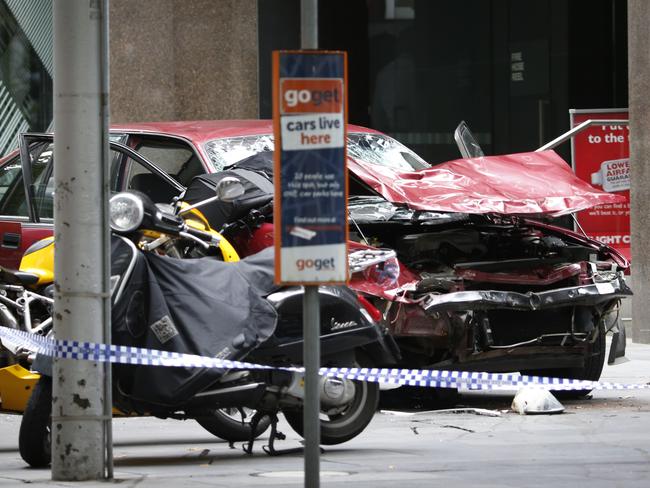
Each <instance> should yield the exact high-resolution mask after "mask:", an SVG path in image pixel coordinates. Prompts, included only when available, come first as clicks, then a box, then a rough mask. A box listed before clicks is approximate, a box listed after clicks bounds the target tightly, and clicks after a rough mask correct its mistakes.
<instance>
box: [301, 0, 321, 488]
mask: <svg viewBox="0 0 650 488" xmlns="http://www.w3.org/2000/svg"><path fill="white" fill-rule="evenodd" d="M300 47H301V48H302V49H318V0H301V2H300ZM318 298H319V297H318V286H317V285H316V286H314V285H306V286H305V296H304V298H303V311H302V313H303V317H302V330H303V336H304V343H303V361H304V364H305V409H304V411H303V422H304V427H305V429H304V434H305V459H304V461H305V486H306V487H308V488H318V486H319V485H320V393H319V388H318V383H319V381H320V378H319V376H318V370H319V369H320V303H319V299H318Z"/></svg>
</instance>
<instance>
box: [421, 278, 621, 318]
mask: <svg viewBox="0 0 650 488" xmlns="http://www.w3.org/2000/svg"><path fill="white" fill-rule="evenodd" d="M628 296H632V290H630V288H629V287H628V286H627V284H626V283H625V280H624V279H623V278H622V277H621V276H618V277H616V278H614V279H613V280H611V281H606V282H602V283H593V284H589V285H580V286H570V287H567V288H557V289H555V290H548V291H540V292H527V293H519V292H515V291H500V290H472V291H457V292H451V293H445V294H441V295H439V294H435V293H431V294H429V295H428V296H427V297H426V298H425V299H424V301H423V303H422V307H423V308H424V310H425V311H426V312H427V313H433V312H444V311H460V310H489V309H494V308H509V309H513V310H543V309H546V308H555V307H564V306H574V305H597V304H599V303H603V302H607V301H609V300H613V299H617V298H625V297H628Z"/></svg>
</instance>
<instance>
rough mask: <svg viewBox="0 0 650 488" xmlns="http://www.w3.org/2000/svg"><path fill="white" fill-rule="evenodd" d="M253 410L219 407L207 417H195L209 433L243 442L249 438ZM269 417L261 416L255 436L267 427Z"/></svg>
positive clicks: (226, 439) (269, 420)
mask: <svg viewBox="0 0 650 488" xmlns="http://www.w3.org/2000/svg"><path fill="white" fill-rule="evenodd" d="M253 415H255V411H254V410H250V409H246V408H244V409H243V410H240V409H239V408H221V409H218V410H215V411H214V412H213V413H212V415H210V416H207V417H197V418H196V421H197V422H198V423H199V425H200V426H201V427H203V428H204V429H205V430H207V431H208V432H210V434H212V435H214V436H216V437H219V438H220V439H223V440H225V441H228V442H244V441H247V440H249V439H250V436H251V424H250V420H251V419H252V418H253ZM270 424H271V419H270V418H269V417H263V418H262V419H261V420H260V422H259V423H258V424H257V428H256V429H255V437H259V436H260V435H262V434H263V433H264V432H265V431H266V429H268V428H269V425H270Z"/></svg>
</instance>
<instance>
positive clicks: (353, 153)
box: [205, 133, 430, 171]
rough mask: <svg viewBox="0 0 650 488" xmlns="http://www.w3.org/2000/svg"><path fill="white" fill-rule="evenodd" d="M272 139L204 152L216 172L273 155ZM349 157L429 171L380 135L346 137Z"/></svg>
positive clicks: (234, 141) (216, 143)
mask: <svg viewBox="0 0 650 488" xmlns="http://www.w3.org/2000/svg"><path fill="white" fill-rule="evenodd" d="M273 148H274V143H273V136H272V135H256V136H241V137H227V138H224V139H215V140H213V141H210V142H208V143H206V144H205V152H206V153H207V154H208V156H209V158H210V162H211V163H212V165H213V166H214V169H215V171H221V170H222V169H223V168H225V167H227V166H230V165H232V164H235V163H236V162H237V161H241V160H242V159H244V158H247V157H249V156H252V155H253V154H257V153H260V152H263V151H273ZM348 156H350V157H352V158H354V159H356V160H359V161H364V162H366V163H372V164H379V165H382V166H387V167H390V168H394V169H400V170H404V171H414V170H419V169H423V168H429V167H430V165H429V164H427V163H426V162H425V161H424V160H423V159H422V158H421V157H420V156H418V155H417V154H415V153H414V152H413V151H411V150H410V149H409V148H407V147H405V146H403V145H402V144H400V143H399V142H397V141H396V140H395V139H392V138H390V137H387V136H384V135H381V134H367V133H350V134H348Z"/></svg>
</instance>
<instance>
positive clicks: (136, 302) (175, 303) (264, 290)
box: [19, 192, 398, 466]
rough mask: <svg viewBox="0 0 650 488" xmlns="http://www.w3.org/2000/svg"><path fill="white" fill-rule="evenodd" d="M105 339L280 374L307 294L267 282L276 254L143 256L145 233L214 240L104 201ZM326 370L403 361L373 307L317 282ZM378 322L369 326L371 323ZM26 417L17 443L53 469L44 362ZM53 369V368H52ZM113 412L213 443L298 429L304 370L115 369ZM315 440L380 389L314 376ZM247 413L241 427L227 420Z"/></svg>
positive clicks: (329, 436) (125, 204)
mask: <svg viewBox="0 0 650 488" xmlns="http://www.w3.org/2000/svg"><path fill="white" fill-rule="evenodd" d="M110 209H111V227H112V241H111V246H112V249H111V258H112V264H111V281H112V334H113V338H112V342H113V344H119V345H125V346H135V347H140V348H147V349H153V350H164V351H172V352H180V353H188V354H195V355H200V356H207V357H212V358H215V357H216V358H220V359H227V360H243V359H244V358H245V360H246V361H248V362H251V363H262V364H266V365H272V366H276V367H282V366H296V365H300V364H301V363H302V346H303V337H302V297H303V294H304V289H303V288H302V287H281V288H280V287H277V286H276V285H274V283H273V273H274V269H273V251H272V249H268V250H265V251H262V252H260V253H258V254H255V255H253V256H250V257H247V258H246V259H244V260H241V261H238V262H234V263H232V262H231V263H227V262H223V261H220V260H218V259H214V258H213V257H204V258H199V259H177V258H171V257H169V256H164V255H159V254H156V253H155V252H147V251H143V250H142V248H143V247H144V248H147V246H142V238H143V236H146V235H149V236H150V235H151V234H152V231H153V232H154V233H157V235H164V236H166V237H171V238H174V237H175V236H179V237H181V238H183V239H188V237H191V239H194V240H200V241H203V243H204V244H205V245H208V246H210V245H216V244H217V243H216V242H215V236H214V235H213V234H210V233H207V232H204V231H200V230H196V229H193V228H192V227H190V226H188V225H187V224H186V223H185V222H184V220H183V219H182V218H181V217H179V216H178V215H174V214H173V213H168V212H165V211H164V209H161V208H160V207H157V206H156V205H155V204H154V203H153V202H152V201H151V200H150V199H149V198H148V197H147V196H146V195H144V194H139V193H136V192H125V193H120V194H117V195H115V196H114V197H113V198H112V199H111V205H110ZM319 295H320V303H321V312H320V316H321V317H320V318H321V321H320V322H321V338H320V339H321V365H322V366H357V365H361V366H375V365H387V364H392V363H394V361H395V358H396V356H397V355H398V352H397V348H396V346H395V344H394V342H393V341H392V338H391V337H390V336H387V335H386V334H385V333H384V330H383V327H382V326H381V324H380V323H379V322H377V321H376V320H375V319H376V318H378V317H377V314H375V313H373V312H376V310H374V311H373V310H368V307H371V305H370V304H366V303H364V301H363V300H359V298H358V297H357V295H356V294H355V293H354V292H352V291H351V290H349V289H348V288H346V287H335V286H321V287H320V288H319ZM373 317H375V319H373ZM42 359H43V358H41V357H40V356H39V357H38V358H37V360H36V361H35V367H36V368H37V369H38V370H39V372H41V374H42V377H41V379H40V380H39V383H38V384H37V385H36V387H35V389H34V392H33V394H32V397H31V398H30V401H29V403H28V405H27V408H26V410H25V412H24V414H23V420H22V423H21V428H20V438H19V441H20V442H19V447H20V453H21V456H22V457H23V459H24V460H25V461H26V462H27V463H28V464H30V465H32V466H44V465H47V464H49V462H50V442H51V441H50V425H51V421H50V416H51V414H50V412H51V401H52V380H51V367H50V368H48V366H47V363H48V362H49V361H47V360H45V361H43V360H42ZM48 369H49V371H48ZM112 371H113V401H114V406H115V408H117V409H118V410H119V411H121V412H123V413H124V414H126V415H153V416H156V417H160V418H175V419H195V420H197V421H198V422H199V423H200V424H201V425H202V426H203V427H204V428H206V429H207V430H208V431H210V432H212V433H213V434H215V435H217V436H218V437H221V438H224V439H227V440H230V441H237V440H249V444H248V450H249V451H250V449H251V448H252V443H253V439H254V438H255V437H256V436H257V435H259V434H260V433H261V432H263V431H264V430H266V428H267V427H268V425H269V424H271V425H272V426H273V429H272V434H271V439H270V448H269V450H267V452H270V453H276V452H277V451H275V450H274V448H273V440H274V439H275V438H276V437H277V436H278V434H276V429H275V424H276V422H277V414H278V413H279V412H282V413H283V414H284V416H285V418H286V419H287V421H288V423H289V424H290V426H291V427H292V428H293V429H294V430H295V431H296V432H297V433H298V434H301V435H302V433H303V423H302V405H303V396H304V388H303V383H304V381H303V375H302V374H301V373H298V372H293V371H287V370H282V369H266V370H265V369H236V370H235V369H232V370H226V369H217V368H186V367H161V366H142V365H132V364H114V365H113V369H112ZM320 398H321V443H322V444H325V445H327V444H338V443H342V442H345V441H348V440H350V439H352V438H354V437H355V436H357V435H359V434H360V433H361V432H362V431H363V430H364V429H365V427H366V426H367V425H368V423H369V422H370V420H371V419H372V417H373V415H374V412H375V410H376V408H377V403H378V399H379V387H378V385H377V384H376V383H370V382H360V381H353V380H343V379H336V378H326V377H321V380H320ZM229 409H230V410H236V411H239V412H243V411H244V410H245V409H249V410H250V411H254V412H255V413H254V415H253V416H252V418H250V419H249V422H248V423H244V422H242V421H241V420H235V419H229V418H226V417H224V414H223V412H224V411H228V410H229Z"/></svg>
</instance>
